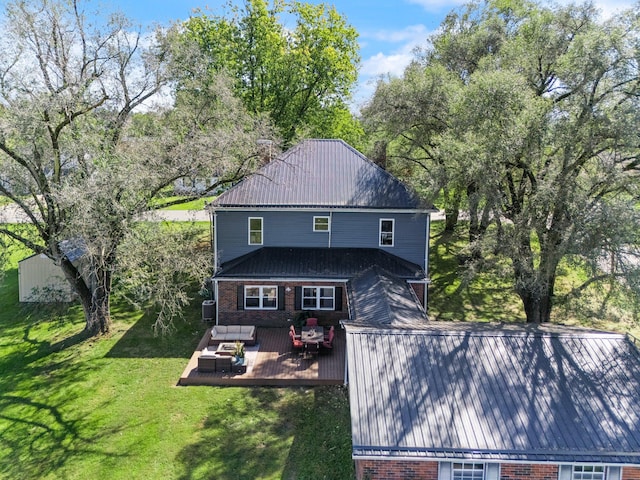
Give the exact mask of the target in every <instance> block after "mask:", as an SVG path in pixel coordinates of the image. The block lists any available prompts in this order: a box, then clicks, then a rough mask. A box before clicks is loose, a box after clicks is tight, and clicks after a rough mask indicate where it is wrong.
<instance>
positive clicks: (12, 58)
mask: <svg viewBox="0 0 640 480" xmlns="http://www.w3.org/2000/svg"><path fill="white" fill-rule="evenodd" d="M91 8H92V7H91V4H90V3H84V2H80V1H78V0H56V1H50V0H28V1H22V0H17V1H13V2H11V3H8V4H7V5H6V8H5V14H4V17H3V19H2V26H3V29H2V33H0V44H1V45H2V49H3V52H4V55H3V56H2V58H0V99H1V103H0V194H2V195H4V196H6V197H9V198H10V199H11V200H12V201H13V202H14V203H15V204H16V205H17V206H18V207H19V208H20V209H21V210H22V211H23V212H24V213H25V215H27V216H28V217H29V218H30V220H31V225H28V226H16V225H12V226H8V225H2V226H0V242H2V243H3V244H7V243H8V242H9V241H17V242H20V243H21V244H22V245H24V246H25V247H27V248H28V249H30V250H31V251H33V252H34V253H38V254H45V255H47V256H48V257H50V258H51V259H53V260H54V261H55V262H56V263H58V264H59V265H60V266H61V267H62V270H63V271H64V274H65V276H66V278H67V279H68V280H69V282H70V283H71V284H72V285H73V287H74V290H75V291H76V292H77V293H78V296H79V298H80V301H81V303H82V306H83V309H84V313H85V318H86V329H87V331H88V332H89V333H91V334H97V333H101V332H102V333H104V332H107V331H108V330H109V326H110V323H111V310H110V305H111V299H112V295H113V292H114V290H115V291H117V292H120V293H121V294H122V295H124V296H126V297H127V298H129V299H130V300H132V301H134V302H140V303H141V304H142V303H144V304H148V303H149V302H151V303H152V304H154V305H155V306H156V308H157V311H158V312H159V313H158V321H157V322H156V326H157V328H158V329H159V330H168V329H170V328H171V325H172V321H173V319H174V318H175V317H177V316H180V312H181V309H182V307H184V306H185V305H186V304H187V303H188V302H189V300H190V299H189V295H188V291H189V287H190V285H191V284H192V281H193V279H198V280H202V279H204V278H206V277H207V276H208V275H210V273H211V272H210V267H211V265H210V253H209V252H207V249H206V248H204V249H203V248H198V242H197V240H196V237H197V235H198V232H197V231H196V230H194V229H192V228H189V227H186V226H185V227H183V228H179V229H167V228H164V227H163V226H162V225H161V224H160V223H158V222H140V221H139V220H140V217H141V215H142V214H148V213H149V212H152V211H153V210H155V209H158V208H162V207H164V206H166V205H168V204H169V203H176V202H183V201H188V200H191V198H185V199H178V200H175V199H174V198H171V199H170V200H167V199H166V198H165V196H164V194H165V192H166V191H167V189H168V188H170V187H171V186H172V185H173V183H174V182H175V181H176V180H177V179H179V178H182V177H200V178H208V179H211V183H210V184H209V185H207V186H206V188H204V189H203V190H202V191H201V192H198V193H194V198H195V197H196V196H201V195H208V194H209V193H210V192H213V191H215V190H216V189H218V188H220V187H221V186H225V185H230V184H233V183H234V182H237V181H239V180H240V179H242V178H243V177H244V176H246V175H247V174H250V173H251V172H253V171H255V169H256V168H258V167H259V166H260V165H261V163H262V162H263V155H262V152H261V150H260V144H261V143H262V142H259V140H265V139H266V140H270V141H272V142H273V143H274V145H277V146H279V148H282V149H286V148H288V146H290V145H292V144H293V143H295V142H296V141H297V140H299V139H301V138H305V137H315V138H342V139H344V140H345V141H347V142H348V143H351V144H352V145H354V146H355V147H357V148H359V149H362V150H364V151H365V152H366V153H369V154H370V156H373V157H380V158H382V157H384V158H385V159H386V162H385V167H386V168H388V169H389V170H391V171H392V172H393V173H395V174H396V175H398V176H399V177H400V178H402V179H403V180H405V181H406V182H408V183H410V184H411V185H412V186H414V188H415V189H416V190H417V191H418V192H419V193H420V194H421V195H423V197H424V198H425V200H426V201H433V200H434V199H435V198H436V197H437V196H438V195H439V196H440V197H439V198H441V199H442V200H443V206H444V208H445V210H446V213H447V220H446V222H447V228H449V229H453V228H456V227H457V226H458V228H459V225H458V215H459V212H461V211H463V212H467V213H468V214H469V217H470V221H469V222H468V224H465V225H468V226H467V227H466V228H468V235H469V255H468V265H469V266H471V265H473V268H483V266H486V265H487V264H488V262H491V261H494V260H493V259H496V258H503V259H507V260H508V263H509V266H510V275H511V277H512V278H513V285H514V289H515V291H516V292H517V293H518V294H519V296H520V298H521V299H522V302H523V308H524V310H525V312H526V315H527V320H528V321H531V322H544V321H548V320H549V319H550V315H551V310H552V306H553V303H554V289H555V279H556V276H557V270H558V266H559V264H560V262H561V261H562V260H563V259H566V258H567V257H579V258H580V259H581V261H582V262H583V263H584V265H585V266H586V268H587V270H589V271H590V272H592V275H591V277H590V278H589V279H588V280H587V281H586V282H585V285H587V284H589V283H591V282H596V281H599V280H602V279H604V278H611V277H624V278H625V280H626V281H627V282H628V284H629V285H630V286H632V287H633V286H636V285H637V282H635V280H634V279H635V278H636V268H635V263H634V262H633V261H630V259H631V258H633V257H635V255H636V254H637V245H638V238H637V232H638V227H639V226H640V225H639V221H640V218H639V216H638V209H637V208H636V204H637V195H638V191H637V188H638V182H637V180H636V175H637V171H636V170H637V168H638V164H639V159H638V158H639V157H638V133H637V132H638V128H637V127H638V111H639V110H638V104H637V103H638V98H639V95H638V93H639V91H638V88H639V85H638V81H639V80H638V79H639V77H638V58H640V56H638V32H639V29H638V11H637V9H636V10H635V11H629V12H624V13H621V14H619V15H617V16H616V17H614V18H611V19H609V20H607V21H603V20H601V19H600V18H599V17H598V15H597V12H596V11H595V10H594V9H593V7H592V6H590V5H589V4H583V5H573V6H567V7H558V6H551V7H546V6H541V5H539V4H536V3H533V2H528V1H524V0H507V1H505V0H489V1H486V2H482V3H471V4H469V5H467V6H465V7H462V8H460V9H458V10H454V11H452V12H451V14H449V15H448V16H447V17H446V19H445V21H444V22H443V24H442V26H441V29H439V30H438V32H437V33H436V34H434V35H432V36H430V37H429V38H427V39H425V47H424V48H423V49H422V50H421V51H420V52H418V53H417V54H416V57H415V59H414V61H413V62H412V63H411V64H410V65H409V66H408V67H407V69H406V70H405V72H404V74H403V75H402V76H401V77H399V78H382V79H380V80H379V82H378V84H377V87H376V90H375V93H374V95H373V97H372V98H371V99H370V100H369V101H368V103H367V105H366V106H365V107H364V108H363V110H362V111H361V112H360V114H359V115H354V114H353V113H352V112H351V111H350V104H349V102H350V99H351V95H352V93H353V90H354V88H355V84H356V81H357V69H358V64H359V60H360V59H359V50H358V44H357V39H358V33H357V31H356V30H355V29H354V28H353V27H352V26H351V25H350V24H349V23H348V21H347V19H346V18H345V17H343V16H342V15H340V14H339V13H338V12H337V11H336V10H335V8H333V7H329V6H327V5H324V4H320V5H312V4H307V3H303V2H297V1H294V2H290V3H289V2H284V1H282V2H281V1H275V2H273V3H270V2H268V1H265V0H246V1H244V2H243V3H242V4H241V5H240V6H234V5H229V6H228V7H227V9H226V10H225V11H224V12H222V13H221V14H215V15H210V14H205V13H202V12H197V13H196V14H194V15H193V16H192V17H191V18H189V19H187V20H186V21H183V22H179V23H176V24H174V25H171V26H166V27H162V28H158V29H156V30H155V31H153V32H145V31H143V30H141V29H140V28H139V27H136V26H135V25H133V24H132V23H131V22H130V21H129V20H128V19H127V18H125V17H124V16H122V15H120V14H113V15H110V16H105V15H103V14H102V13H95V12H93V11H91ZM284 15H287V16H288V18H293V19H294V20H295V27H294V28H286V27H285V24H284V22H283V20H282V17H283V16H284ZM69 242H71V243H72V244H74V245H75V246H77V247H79V248H82V249H83V250H84V251H85V252H86V253H85V259H86V260H87V262H88V264H89V265H90V271H91V275H90V276H88V277H87V276H86V275H84V276H83V275H82V274H81V273H82V272H81V271H80V270H79V268H78V267H77V266H76V265H74V263H72V262H71V261H69V259H68V258H67V256H66V253H65V248H64V245H69ZM5 251H6V250H5ZM178 258H179V259H180V260H177V259H178ZM603 260H606V261H607V262H606V263H607V265H608V266H609V268H608V269H606V270H603V268H602V265H603ZM478 266H479V267H478ZM577 290H580V289H577Z"/></svg>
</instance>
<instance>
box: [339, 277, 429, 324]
mask: <svg viewBox="0 0 640 480" xmlns="http://www.w3.org/2000/svg"><path fill="white" fill-rule="evenodd" d="M348 287H349V288H348V294H349V305H350V311H351V318H350V319H349V321H348V323H349V325H350V326H356V325H360V326H377V327H381V328H391V327H393V328H416V327H420V326H421V325H423V324H424V323H425V322H426V321H427V315H426V312H425V311H424V309H423V308H422V305H421V304H420V302H419V301H418V298H417V297H416V294H415V292H414V290H413V289H412V288H411V287H410V286H409V284H408V283H407V281H406V280H403V279H400V278H398V277H397V276H396V275H392V274H390V273H389V272H387V271H385V270H384V269H382V268H380V267H379V266H374V267H371V268H369V269H367V270H365V271H363V272H361V273H360V274H358V275H357V276H356V277H354V278H352V279H351V280H350V281H349V285H348Z"/></svg>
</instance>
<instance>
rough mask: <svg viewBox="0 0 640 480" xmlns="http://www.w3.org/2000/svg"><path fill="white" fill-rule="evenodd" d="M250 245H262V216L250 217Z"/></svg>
mask: <svg viewBox="0 0 640 480" xmlns="http://www.w3.org/2000/svg"><path fill="white" fill-rule="evenodd" d="M249 245H262V217H249Z"/></svg>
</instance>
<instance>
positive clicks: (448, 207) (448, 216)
mask: <svg viewBox="0 0 640 480" xmlns="http://www.w3.org/2000/svg"><path fill="white" fill-rule="evenodd" d="M444 197H445V212H444V217H445V223H444V231H445V232H453V231H454V230H455V228H456V226H457V225H458V217H459V216H460V203H461V201H462V198H461V197H462V195H461V194H460V191H459V190H458V189H455V190H453V191H447V190H445V192H444Z"/></svg>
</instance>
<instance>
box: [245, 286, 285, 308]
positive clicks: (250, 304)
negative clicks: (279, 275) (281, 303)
mask: <svg viewBox="0 0 640 480" xmlns="http://www.w3.org/2000/svg"><path fill="white" fill-rule="evenodd" d="M244 308H245V309H247V310H276V309H277V308H278V287H276V286H255V287H254V286H246V287H244Z"/></svg>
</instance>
